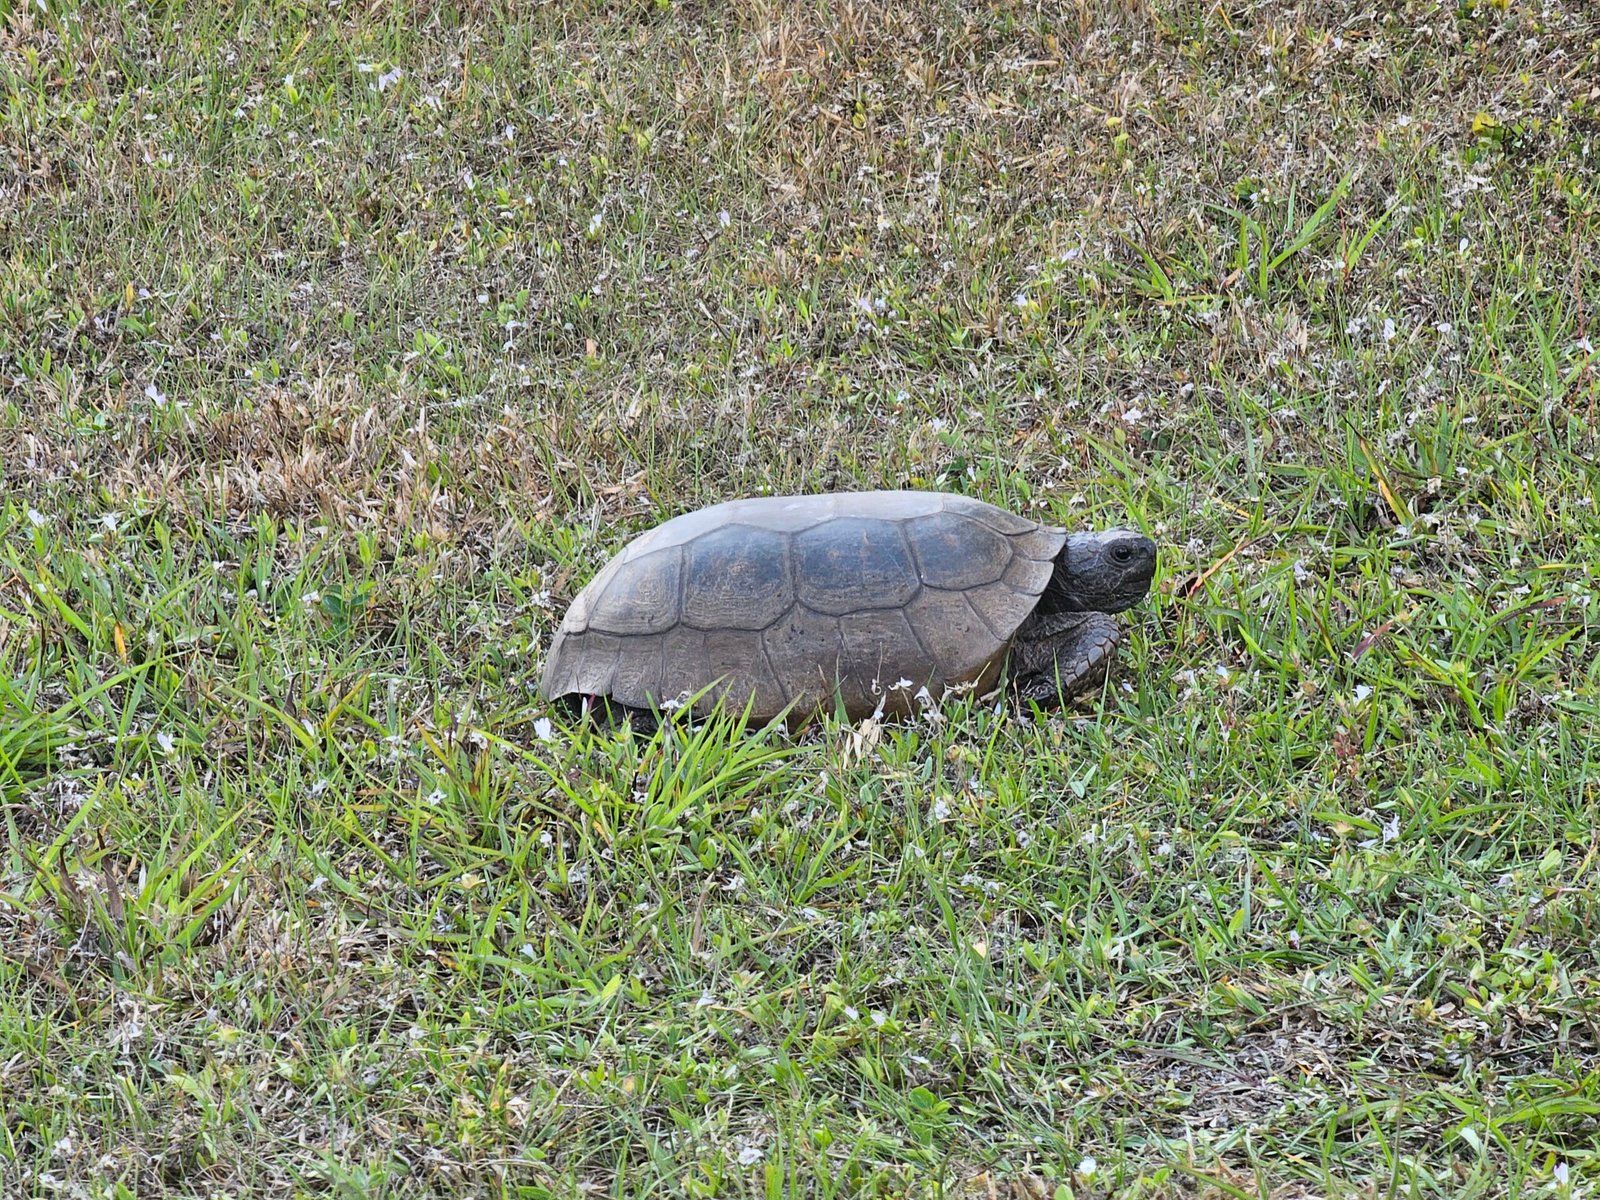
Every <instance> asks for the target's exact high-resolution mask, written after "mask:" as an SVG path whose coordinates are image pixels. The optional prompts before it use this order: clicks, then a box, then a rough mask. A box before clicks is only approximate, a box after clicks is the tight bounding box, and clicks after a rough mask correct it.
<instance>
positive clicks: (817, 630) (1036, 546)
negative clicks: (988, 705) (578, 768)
mask: <svg viewBox="0 0 1600 1200" xmlns="http://www.w3.org/2000/svg"><path fill="white" fill-rule="evenodd" d="M1065 539H1066V533H1065V531H1064V530H1061V529H1057V528H1053V527H1051V526H1046V525H1040V524H1039V523H1037V522H1035V521H1029V520H1026V519H1025V518H1022V517H1019V516H1017V515H1015V514H1014V513H1010V512H1007V511H1006V510H1005V509H1002V508H996V507H995V506H993V505H991V504H985V503H983V502H982V501H979V500H974V499H971V498H969V497H966V496H960V495H953V494H947V493H941V492H854V493H843V494H836V495H821V496H768V497H758V498H754V499H745V500H732V501H728V502H726V503H723V504H715V505H712V506H711V507H709V508H704V509H701V510H699V511H697V512H691V513H686V514H684V515H683V516H680V517H676V518H674V519H672V520H670V521H667V522H665V523H664V524H662V525H659V526H657V527H656V528H654V529H652V530H650V531H649V532H647V533H644V534H642V535H641V536H639V537H638V538H636V539H635V540H634V541H632V542H630V543H629V544H628V545H627V546H626V547H624V548H623V549H622V551H621V552H620V553H618V554H617V555H616V557H615V558H613V559H612V560H611V561H610V562H609V563H607V564H606V565H605V566H604V567H603V568H601V570H600V572H599V573H598V574H597V575H595V577H594V578H593V579H592V580H590V582H589V584H588V585H587V586H586V587H585V588H584V589H583V590H582V591H581V592H579V593H578V595H577V597H576V598H574V600H573V601H572V604H571V606H570V607H569V608H568V609H567V613H566V616H565V618H564V619H563V620H562V622H561V627H560V629H559V630H558V631H557V633H556V636H555V639H554V641H553V642H552V643H551V646H550V653H549V655H548V657H547V660H546V663H545V670H544V679H543V682H542V685H541V690H542V692H543V693H544V695H545V697H546V698H547V699H550V700H555V699H557V698H560V697H564V696H596V697H607V698H609V699H610V700H612V701H614V702H616V703H620V704H623V705H627V706H628V707H630V708H637V709H647V708H650V707H652V706H657V707H659V706H661V705H662V704H663V703H671V702H674V701H677V700H679V699H681V698H684V696H685V695H686V694H692V693H696V692H699V691H700V690H701V689H702V688H709V689H710V690H709V691H707V693H706V694H705V696H704V697H702V699H701V700H700V701H699V702H698V705H697V707H699V708H701V709H702V710H705V709H709V708H710V707H711V706H712V705H713V704H714V703H715V702H716V700H717V699H718V698H721V699H723V700H725V701H726V702H727V704H728V705H729V706H730V707H734V708H741V709H742V708H743V706H744V704H745V703H746V702H747V701H750V700H752V698H753V704H752V709H751V715H752V717H753V719H755V720H757V721H766V720H769V719H771V718H772V717H774V716H776V715H778V714H779V713H780V712H782V711H783V710H784V708H785V707H787V706H789V705H791V704H792V705H793V709H792V710H791V711H792V714H793V715H794V716H796V717H803V716H804V715H806V714H809V713H810V712H811V711H814V710H815V709H816V708H818V707H819V706H820V707H828V708H832V707H833V706H834V704H835V701H836V699H837V701H838V702H842V704H843V707H844V710H845V712H846V714H847V715H848V716H850V717H852V718H857V717H861V716H865V715H867V714H869V713H872V712H873V711H874V710H877V709H879V708H880V706H881V709H882V711H883V712H885V713H893V712H907V711H910V710H911V709H912V708H913V707H914V700H915V696H916V694H917V692H918V690H919V689H920V688H923V687H926V688H927V689H928V691H929V692H930V693H931V694H932V695H933V696H934V697H938V696H939V695H940V694H941V693H942V692H943V691H944V690H945V689H946V688H950V687H956V686H959V685H962V684H972V685H975V687H976V689H977V690H978V691H979V692H982V691H985V690H987V689H988V688H989V687H991V686H992V685H993V683H994V682H995V680H996V679H997V677H998V676H999V673H1000V669H1001V667H1002V665H1003V664H1004V662H1005V657H1006V652H1007V650H1008V649H1009V647H1010V645H1011V641H1012V638H1013V636H1014V635H1015V634H1016V632H1017V628H1018V626H1019V625H1021V624H1022V622H1023V620H1024V619H1025V618H1026V617H1027V616H1028V615H1029V614H1030V613H1032V612H1033V610H1034V608H1035V607H1036V606H1037V604H1038V602H1039V597H1040V595H1041V594H1042V593H1043V591H1044V588H1045V585H1046V583H1048V582H1049V580H1050V577H1051V574H1052V572H1053V571H1054V569H1055V563H1054V559H1055V556H1056V555H1057V554H1058V553H1059V552H1060V550H1061V547H1062V545H1063V543H1064V541H1065Z"/></svg>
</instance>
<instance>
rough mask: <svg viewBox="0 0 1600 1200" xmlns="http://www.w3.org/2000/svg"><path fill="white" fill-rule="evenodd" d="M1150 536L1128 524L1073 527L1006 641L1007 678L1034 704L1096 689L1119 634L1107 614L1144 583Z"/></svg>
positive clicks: (1127, 602) (1136, 597) (1130, 600)
mask: <svg viewBox="0 0 1600 1200" xmlns="http://www.w3.org/2000/svg"><path fill="white" fill-rule="evenodd" d="M1155 569H1156V544H1155V543H1154V542H1152V541H1151V540H1150V539H1149V538H1147V537H1145V536H1144V535H1143V534H1140V533H1135V532H1133V531H1131V530H1127V529H1108V530H1105V531H1103V532H1099V533H1073V534H1068V535H1067V541H1066V544H1065V545H1064V546H1062V547H1061V553H1060V554H1058V555H1057V556H1056V571H1055V574H1054V575H1052V576H1051V577H1050V582H1049V583H1047V584H1046V585H1045V589H1044V595H1042V596H1041V597H1040V598H1039V606H1038V608H1036V609H1034V611H1033V615H1032V616H1030V617H1028V619H1027V620H1025V621H1024V622H1023V623H1022V626H1021V628H1019V629H1018V630H1017V636H1016V640H1015V641H1014V642H1013V643H1012V645H1011V658H1010V663H1009V670H1010V676H1011V686H1012V688H1013V689H1015V691H1016V693H1017V696H1018V697H1019V698H1020V699H1022V700H1033V701H1036V702H1037V703H1038V704H1039V705H1040V706H1041V707H1044V706H1048V705H1051V704H1054V703H1056V702H1058V701H1059V702H1063V703H1064V702H1065V701H1067V700H1071V699H1073V698H1074V697H1076V696H1082V695H1085V694H1087V693H1089V692H1094V691H1098V690H1099V689H1100V688H1101V687H1103V686H1104V685H1105V682H1106V678H1107V676H1108V674H1109V672H1110V670H1111V663H1112V660H1113V658H1114V656H1115V655H1116V652H1117V646H1118V644H1119V643H1120V642H1121V640H1122V625H1121V622H1119V621H1118V620H1117V619H1116V617H1115V616H1113V615H1112V614H1114V613H1119V612H1122V611H1123V610H1124V609H1127V608H1131V607H1133V605H1135V604H1137V603H1138V602H1139V601H1140V600H1142V599H1143V598H1144V595H1145V593H1146V592H1147V591H1149V590H1150V581H1151V579H1152V578H1154V576H1155Z"/></svg>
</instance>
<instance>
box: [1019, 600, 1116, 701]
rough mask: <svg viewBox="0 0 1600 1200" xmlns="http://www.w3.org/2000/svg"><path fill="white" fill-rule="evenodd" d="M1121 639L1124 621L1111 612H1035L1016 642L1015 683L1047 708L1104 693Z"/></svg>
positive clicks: (1023, 693) (1028, 697)
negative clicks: (1097, 692)
mask: <svg viewBox="0 0 1600 1200" xmlns="http://www.w3.org/2000/svg"><path fill="white" fill-rule="evenodd" d="M1121 641H1122V625H1121V622H1119V621H1118V620H1117V618H1116V617H1114V616H1112V615H1111V614H1110V613H1103V612H1070V613H1069V612H1056V613H1034V614H1033V616H1031V617H1029V618H1028V619H1027V620H1026V621H1024V622H1023V623H1022V628H1020V629H1018V630H1017V637H1016V640H1015V641H1014V642H1013V643H1012V645H1011V678H1012V686H1013V687H1014V688H1015V689H1016V692H1017V696H1018V697H1019V698H1020V699H1022V700H1034V701H1037V702H1038V703H1039V705H1040V706H1041V707H1046V706H1053V705H1055V704H1056V703H1057V702H1060V703H1065V702H1067V701H1068V700H1071V699H1074V698H1075V697H1078V696H1083V695H1087V694H1089V693H1090V692H1096V691H1099V690H1100V688H1102V687H1104V686H1105V682H1106V680H1107V678H1108V677H1109V676H1110V672H1111V663H1112V660H1113V658H1114V657H1115V656H1116V653H1117V646H1118V644H1119V643H1120V642H1121Z"/></svg>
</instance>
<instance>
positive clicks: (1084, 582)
mask: <svg viewBox="0 0 1600 1200" xmlns="http://www.w3.org/2000/svg"><path fill="white" fill-rule="evenodd" d="M1155 573H1156V544H1155V543H1154V542H1152V541H1151V540H1150V539H1149V538H1147V537H1145V536H1144V534H1142V533H1138V532H1136V531H1134V530H1132V529H1106V530H1102V531H1100V532H1098V533H1070V534H1068V535H1067V540H1066V544H1065V545H1063V546H1062V547H1061V553H1060V554H1058V555H1056V573H1055V574H1054V575H1052V576H1051V577H1050V582H1049V583H1048V584H1046V585H1045V589H1044V596H1043V598H1042V599H1041V600H1040V602H1039V607H1040V608H1041V609H1042V610H1045V611H1048V612H1121V611H1122V610H1123V609H1125V608H1131V607H1132V606H1133V605H1135V604H1137V603H1139V601H1140V600H1142V599H1144V594H1145V593H1146V592H1148V591H1149V590H1150V580H1151V579H1153V578H1154V577H1155Z"/></svg>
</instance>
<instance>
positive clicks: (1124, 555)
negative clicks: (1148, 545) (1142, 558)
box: [1111, 546, 1133, 563]
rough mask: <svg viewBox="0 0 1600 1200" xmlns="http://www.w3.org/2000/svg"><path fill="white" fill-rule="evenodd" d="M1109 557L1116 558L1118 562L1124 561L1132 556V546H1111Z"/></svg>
mask: <svg viewBox="0 0 1600 1200" xmlns="http://www.w3.org/2000/svg"><path fill="white" fill-rule="evenodd" d="M1111 557H1112V558H1114V559H1116V560H1117V561H1118V562H1119V563H1125V562H1127V561H1128V560H1129V559H1130V558H1132V557H1133V547H1132V546H1116V547H1113V548H1112V551H1111Z"/></svg>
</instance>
